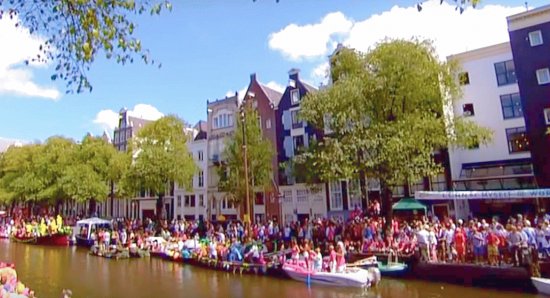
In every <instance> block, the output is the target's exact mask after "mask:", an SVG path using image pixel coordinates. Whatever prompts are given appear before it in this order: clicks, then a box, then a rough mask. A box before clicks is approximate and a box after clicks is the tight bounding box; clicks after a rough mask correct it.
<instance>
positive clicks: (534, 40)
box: [529, 30, 543, 47]
mask: <svg viewBox="0 0 550 298" xmlns="http://www.w3.org/2000/svg"><path fill="white" fill-rule="evenodd" d="M529 44H530V45H531V46H532V47H536V46H538V45H541V44H543V40H542V32H541V31H540V30H537V31H533V32H529Z"/></svg>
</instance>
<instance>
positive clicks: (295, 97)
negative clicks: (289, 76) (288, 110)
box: [290, 89, 300, 104]
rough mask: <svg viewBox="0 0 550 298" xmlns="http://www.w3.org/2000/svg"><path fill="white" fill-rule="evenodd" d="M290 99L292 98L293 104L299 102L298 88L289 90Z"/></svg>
mask: <svg viewBox="0 0 550 298" xmlns="http://www.w3.org/2000/svg"><path fill="white" fill-rule="evenodd" d="M290 99H291V100H292V103H293V104H296V103H299V102H300V90H299V89H294V90H290Z"/></svg>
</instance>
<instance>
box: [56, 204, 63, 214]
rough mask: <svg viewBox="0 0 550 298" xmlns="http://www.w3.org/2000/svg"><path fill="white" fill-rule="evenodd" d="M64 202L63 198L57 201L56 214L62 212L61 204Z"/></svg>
mask: <svg viewBox="0 0 550 298" xmlns="http://www.w3.org/2000/svg"><path fill="white" fill-rule="evenodd" d="M62 204H63V201H62V200H57V201H56V202H55V214H56V215H57V214H59V213H60V210H61V205H62Z"/></svg>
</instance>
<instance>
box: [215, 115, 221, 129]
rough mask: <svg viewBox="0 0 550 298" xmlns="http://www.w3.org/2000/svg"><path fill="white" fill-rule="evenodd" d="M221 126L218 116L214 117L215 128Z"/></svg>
mask: <svg viewBox="0 0 550 298" xmlns="http://www.w3.org/2000/svg"><path fill="white" fill-rule="evenodd" d="M219 126H220V125H219V123H218V117H214V128H218V127H219Z"/></svg>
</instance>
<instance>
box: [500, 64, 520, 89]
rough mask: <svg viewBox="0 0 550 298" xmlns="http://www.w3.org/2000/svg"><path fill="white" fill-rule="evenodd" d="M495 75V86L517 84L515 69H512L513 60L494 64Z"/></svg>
mask: <svg viewBox="0 0 550 298" xmlns="http://www.w3.org/2000/svg"><path fill="white" fill-rule="evenodd" d="M495 73H496V75H497V84H498V85H499V86H503V85H508V84H513V83H515V82H517V78H516V69H515V67H514V61H513V60H508V61H504V62H499V63H495Z"/></svg>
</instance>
